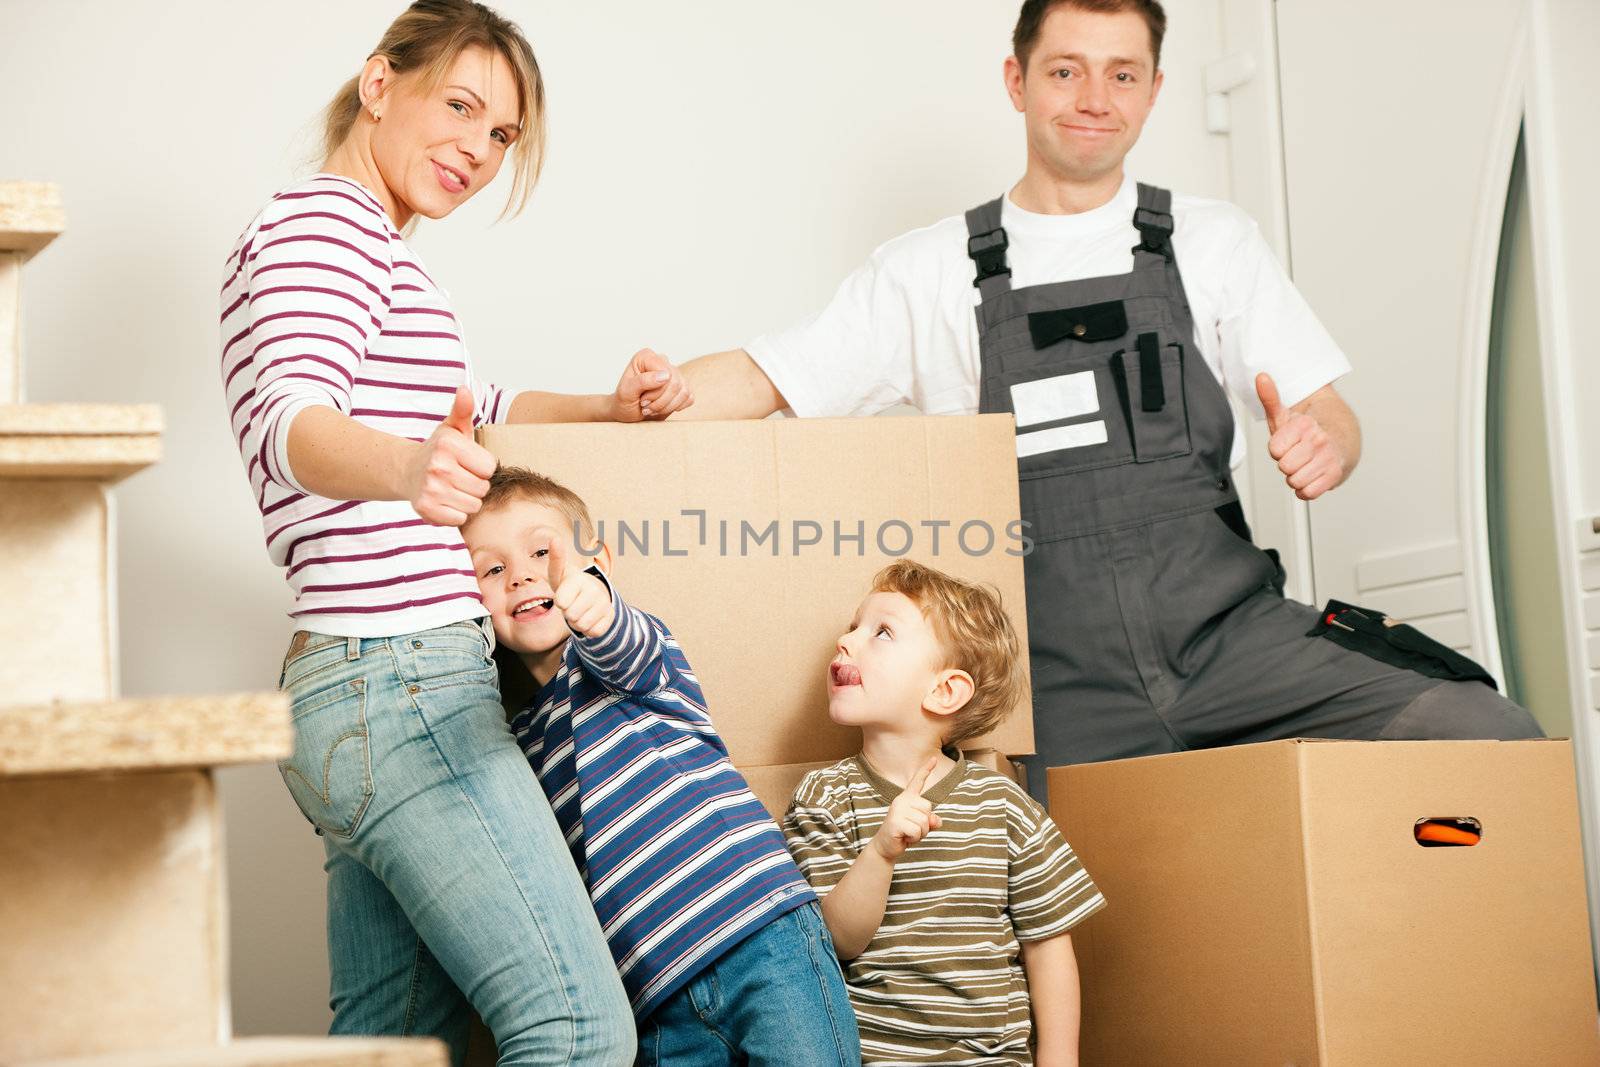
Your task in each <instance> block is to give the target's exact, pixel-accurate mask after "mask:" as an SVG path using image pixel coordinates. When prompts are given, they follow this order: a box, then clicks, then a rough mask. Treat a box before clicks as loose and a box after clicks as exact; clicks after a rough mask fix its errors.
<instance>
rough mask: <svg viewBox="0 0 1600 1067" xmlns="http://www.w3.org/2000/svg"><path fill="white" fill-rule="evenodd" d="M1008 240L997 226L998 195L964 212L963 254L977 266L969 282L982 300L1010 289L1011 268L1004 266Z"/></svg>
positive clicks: (1003, 231)
mask: <svg viewBox="0 0 1600 1067" xmlns="http://www.w3.org/2000/svg"><path fill="white" fill-rule="evenodd" d="M1010 243H1011V242H1010V241H1008V240H1007V239H1006V231H1005V229H1004V228H1003V227H1002V226H1001V225H1000V198H999V197H996V198H995V199H993V200H991V201H989V202H988V203H987V204H983V205H981V206H980V207H975V208H973V209H972V210H971V211H969V212H967V255H968V256H970V257H971V259H972V262H973V263H974V264H975V265H976V267H977V276H976V277H974V278H973V280H972V284H973V285H974V286H976V287H977V289H978V292H980V293H982V294H983V299H985V300H989V299H991V298H993V297H996V296H999V295H1000V294H1001V293H1006V292H1010V291H1011V268H1010V267H1009V266H1007V265H1006V248H1007V247H1009V245H1010Z"/></svg>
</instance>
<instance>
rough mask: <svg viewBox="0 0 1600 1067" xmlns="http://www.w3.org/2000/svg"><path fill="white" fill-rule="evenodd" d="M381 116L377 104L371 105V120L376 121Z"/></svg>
mask: <svg viewBox="0 0 1600 1067" xmlns="http://www.w3.org/2000/svg"><path fill="white" fill-rule="evenodd" d="M382 118H383V115H382V113H381V112H379V110H378V107H377V105H376V104H374V105H373V107H372V121H373V122H377V121H379V120H380V119H382Z"/></svg>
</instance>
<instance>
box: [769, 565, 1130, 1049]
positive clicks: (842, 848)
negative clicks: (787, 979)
mask: <svg viewBox="0 0 1600 1067" xmlns="http://www.w3.org/2000/svg"><path fill="white" fill-rule="evenodd" d="M1018 656H1019V650H1018V643H1017V637H1016V633H1015V631H1014V630H1013V629H1012V627H1011V623H1010V621H1009V620H1008V619H1007V617H1006V614H1005V612H1004V611H1003V610H1002V608H1001V606H1000V602H999V599H998V598H997V597H996V596H995V595H994V594H993V593H991V592H990V591H988V590H986V589H983V588H980V587H978V586H974V585H971V584H969V583H967V582H963V581H959V580H957V579H954V578H951V577H949V576H948V575H944V574H941V573H940V572H938V571H935V570H932V569H931V568H928V567H924V566H922V565H920V564H917V563H914V562H912V561H910V560H900V561H898V562H896V563H894V564H892V565H891V566H889V567H887V568H885V569H884V570H883V571H881V572H879V574H878V575H877V577H876V578H875V579H874V580H873V584H872V591H871V593H869V594H868V596H867V598H866V599H865V600H864V601H863V602H862V603H861V606H860V607H859V608H858V609H857V611H856V614H855V617H854V618H853V619H852V620H851V622H850V626H849V630H848V632H847V633H845V635H844V636H843V637H841V638H840V639H839V643H838V651H837V654H836V655H835V656H834V659H833V662H832V663H830V664H829V674H828V714H829V717H830V718H832V719H833V720H834V721H835V722H838V723H842V724H846V725H851V726H859V727H860V728H861V733H862V748H861V753H860V754H859V755H857V756H852V757H851V758H850V759H847V760H844V761H842V762H840V763H837V764H835V765H834V766H832V767H828V768H826V769H824V770H820V771H813V772H812V773H811V774H809V775H807V776H806V778H805V780H804V781H802V782H801V783H800V787H799V788H798V789H797V790H796V792H795V796H794V800H793V802H792V803H791V805H790V807H789V812H788V815H787V817H786V818H785V820H784V833H785V836H786V837H787V839H788V843H789V850H790V852H791V853H792V854H793V855H794V857H795V860H796V861H797V862H798V863H799V864H800V869H801V870H802V871H804V872H805V874H806V877H807V879H808V880H809V881H810V882H811V885H812V887H813V888H814V889H815V890H816V891H817V894H818V896H820V897H822V914H823V919H824V920H825V922H826V923H827V926H828V930H829V932H830V933H831V934H832V935H833V942H834V947H835V949H836V950H837V952H838V954H839V958H840V960H841V961H843V962H844V964H845V980H846V982H847V984H848V987H849V990H850V1000H851V1003H852V1005H853V1006H854V1007H855V1010H856V1017H857V1020H858V1022H859V1023H860V1026H861V1047H862V1059H863V1061H864V1062H865V1063H867V1064H881V1065H892V1064H927V1063H940V1064H963V1063H965V1064H997V1063H1002V1064H1033V1063H1038V1064H1040V1065H1052V1067H1053V1065H1058V1064H1075V1063H1077V1055H1078V1050H1077V1045H1078V971H1077V963H1076V960H1075V958H1074V956H1073V952H1072V939H1071V936H1070V935H1069V934H1068V933H1067V931H1068V930H1070V929H1071V928H1072V927H1073V926H1076V925H1077V924H1078V923H1079V922H1081V921H1083V920H1084V919H1085V918H1087V917H1088V916H1089V915H1091V914H1093V913H1094V912H1096V911H1098V910H1099V909H1100V908H1101V907H1103V906H1104V905H1105V898H1104V897H1102V896H1101V895H1100V892H1099V890H1098V889H1096V888H1095V885H1094V883H1093V882H1092V881H1091V880H1090V879H1089V876H1088V874H1087V872H1085V871H1084V869H1083V867H1082V865H1081V864H1080V863H1079V862H1078V859H1077V857H1076V856H1075V855H1073V852H1072V849H1071V848H1070V847H1069V846H1068V845H1067V843H1066V841H1065V840H1063V839H1062V837H1061V834H1060V832H1059V831H1058V830H1057V829H1056V827H1055V824H1054V823H1052V822H1051V820H1050V817H1049V815H1047V814H1046V813H1045V811H1044V809H1042V808H1041V807H1039V805H1038V804H1037V803H1035V802H1034V801H1033V800H1032V799H1031V798H1030V797H1029V796H1028V794H1027V793H1025V792H1024V791H1023V790H1021V789H1019V788H1018V787H1017V785H1016V784H1015V783H1014V782H1012V781H1011V780H1010V779H1008V778H1006V777H1004V776H1003V775H1000V774H996V773H994V772H993V771H990V770H988V769H986V768H984V767H981V766H979V765H978V764H976V763H972V762H970V761H967V760H964V759H961V758H960V752H959V750H958V749H956V748H955V747H954V746H956V745H958V744H960V743H961V742H962V741H964V740H967V739H969V738H973V737H977V736H979V735H981V734H984V733H987V732H988V731H989V730H991V729H993V728H994V726H995V725H997V724H998V723H999V721H1000V720H1001V719H1002V718H1004V716H1005V714H1006V713H1007V712H1008V711H1009V710H1010V709H1011V707H1012V705H1013V704H1014V703H1015V702H1016V699H1017V697H1018V695H1019V692H1018V690H1019V688H1020V687H1021V685H1022V675H1021V670H1020V668H1019V665H1018ZM1035 1045H1036V1048H1035Z"/></svg>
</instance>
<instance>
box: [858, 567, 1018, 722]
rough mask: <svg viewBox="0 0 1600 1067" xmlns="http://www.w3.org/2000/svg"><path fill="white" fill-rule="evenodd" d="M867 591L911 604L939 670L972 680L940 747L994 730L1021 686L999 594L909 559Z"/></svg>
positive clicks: (1012, 633)
mask: <svg viewBox="0 0 1600 1067" xmlns="http://www.w3.org/2000/svg"><path fill="white" fill-rule="evenodd" d="M872 591H873V592H874V593H900V594H902V595H903V596H905V597H906V598H907V599H909V600H910V601H911V602H912V603H914V604H916V605H917V607H918V608H920V609H921V610H922V616H923V618H925V619H927V620H928V622H929V624H930V625H931V626H932V627H933V632H934V636H935V637H937V638H938V639H939V644H940V645H941V646H942V647H943V649H944V653H945V657H946V661H947V662H946V663H945V664H944V666H946V667H954V668H956V669H957V670H962V671H966V672H967V673H968V674H969V675H971V676H972V699H971V700H969V701H967V703H966V706H965V707H963V708H962V709H961V710H960V711H958V712H956V713H955V714H954V715H953V716H951V719H950V728H949V730H948V731H947V732H946V733H945V736H944V743H945V744H947V745H958V744H960V743H961V742H963V741H967V740H970V739H972V738H974V737H978V736H981V735H982V734H986V733H988V732H989V731H990V730H993V729H994V728H995V727H996V726H999V725H1000V723H1001V722H1002V721H1004V719H1005V717H1006V716H1007V715H1009V714H1010V713H1011V709H1012V708H1014V707H1016V704H1017V700H1018V698H1020V697H1021V696H1022V687H1023V677H1022V664H1021V650H1020V648H1019V647H1018V643H1017V631H1016V630H1015V629H1014V628H1013V627H1012V625H1011V619H1010V618H1009V617H1008V616H1007V615H1006V613H1005V609H1004V608H1003V607H1002V606H1001V604H1000V594H999V593H998V592H996V591H995V590H993V589H990V588H987V587H985V586H981V585H976V584H974V583H972V582H965V581H962V580H961V579H960V578H952V577H951V576H950V575H948V574H945V573H943V572H941V571H936V570H934V569H933V568H932V567H927V566H924V565H922V564H921V563H917V562H915V561H914V560H909V559H901V560H896V561H895V562H893V563H891V564H889V566H887V567H885V568H884V569H883V570H881V571H879V572H878V573H877V575H876V576H875V577H874V578H873V579H872Z"/></svg>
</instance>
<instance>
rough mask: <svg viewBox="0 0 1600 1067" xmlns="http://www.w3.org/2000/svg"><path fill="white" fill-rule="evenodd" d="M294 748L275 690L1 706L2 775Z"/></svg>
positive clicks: (219, 758) (229, 757)
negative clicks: (217, 694) (222, 694)
mask: <svg viewBox="0 0 1600 1067" xmlns="http://www.w3.org/2000/svg"><path fill="white" fill-rule="evenodd" d="M292 748H293V740H292V735H291V733H290V727H289V701H288V698H287V697H285V696H284V695H283V694H282V693H277V692H273V693H243V694H230V695H226V696H184V697H155V698H149V699H141V700H114V701H107V702H95V703H71V702H66V701H57V702H55V703H51V704H42V705H34V706H18V707H11V708H6V707H0V778H14V777H21V776H24V775H43V774H82V773H90V772H96V771H145V770H168V769H173V768H178V767H215V766H219V765H223V764H234V763H265V762H269V761H274V760H280V759H286V758H287V757H288V756H289V754H290V752H291V750H292Z"/></svg>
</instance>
